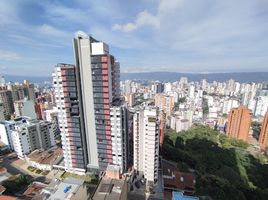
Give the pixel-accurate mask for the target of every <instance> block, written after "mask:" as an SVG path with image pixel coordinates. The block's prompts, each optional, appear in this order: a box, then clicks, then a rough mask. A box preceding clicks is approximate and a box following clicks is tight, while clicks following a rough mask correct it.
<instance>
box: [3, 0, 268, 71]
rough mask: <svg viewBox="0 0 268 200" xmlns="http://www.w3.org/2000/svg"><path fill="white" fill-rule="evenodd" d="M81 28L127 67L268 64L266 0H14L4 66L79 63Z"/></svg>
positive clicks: (7, 7) (7, 12) (6, 9)
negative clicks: (76, 44)
mask: <svg viewBox="0 0 268 200" xmlns="http://www.w3.org/2000/svg"><path fill="white" fill-rule="evenodd" d="M78 30H82V31H84V32H87V33H90V34H92V35H93V36H94V37H95V38H96V39H99V40H103V41H105V42H106V43H108V44H109V45H110V51H111V53H112V54H113V55H115V56H116V58H117V60H118V61H119V62H120V63H121V71H122V72H145V71H146V72H148V71H174V72H234V71H235V72H240V71H247V72H248V71H268V1H267V0H224V1H222V0H198V1H197V0H140V1H139V0H137V1H133V0H117V1H116V0H76V1H74V0H64V1H63V0H43V1H37V0H8V1H1V2H0V70H1V72H2V73H5V74H12V75H35V76H50V75H51V73H52V70H53V68H54V66H55V65H56V64H57V63H59V62H64V63H74V59H73V49H72V38H73V35H74V32H76V31H78Z"/></svg>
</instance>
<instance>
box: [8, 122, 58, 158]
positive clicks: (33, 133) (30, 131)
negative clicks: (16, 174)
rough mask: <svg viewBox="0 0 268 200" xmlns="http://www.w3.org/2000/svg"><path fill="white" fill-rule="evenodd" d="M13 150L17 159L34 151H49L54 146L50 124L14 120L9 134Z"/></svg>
mask: <svg viewBox="0 0 268 200" xmlns="http://www.w3.org/2000/svg"><path fill="white" fill-rule="evenodd" d="M11 137H12V141H13V146H14V150H15V152H16V153H17V155H18V157H19V158H24V156H25V155H26V154H28V153H30V152H32V151H33V150H35V149H43V150H46V149H49V148H50V147H52V146H54V145H55V138H54V133H53V129H52V127H51V123H50V122H46V121H41V120H32V119H29V118H26V117H20V118H16V119H15V120H14V127H13V130H12V132H11Z"/></svg>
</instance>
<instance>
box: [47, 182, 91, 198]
mask: <svg viewBox="0 0 268 200" xmlns="http://www.w3.org/2000/svg"><path fill="white" fill-rule="evenodd" d="M83 184H84V181H83V180H81V179H76V178H72V177H67V178H65V179H64V180H63V181H59V180H54V181H52V182H51V183H50V184H49V185H48V186H47V187H46V188H44V189H43V190H42V193H43V194H45V195H46V199H49V200H60V199H70V200H71V199H73V197H75V196H76V195H78V196H79V197H81V199H87V196H86V194H87V193H86V187H82V186H83ZM78 190H79V192H78ZM82 190H83V191H82ZM84 194H85V195H84ZM83 195H84V196H83Z"/></svg>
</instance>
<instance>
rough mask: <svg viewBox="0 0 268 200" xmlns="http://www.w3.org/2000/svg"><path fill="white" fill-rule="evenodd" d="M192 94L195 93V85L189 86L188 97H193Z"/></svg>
mask: <svg viewBox="0 0 268 200" xmlns="http://www.w3.org/2000/svg"><path fill="white" fill-rule="evenodd" d="M194 94H195V87H194V85H190V88H189V97H190V98H191V99H193V98H194V96H195V95H194Z"/></svg>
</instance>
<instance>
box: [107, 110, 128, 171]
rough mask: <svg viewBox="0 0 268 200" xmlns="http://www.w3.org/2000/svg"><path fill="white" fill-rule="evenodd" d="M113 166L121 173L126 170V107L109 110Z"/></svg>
mask: <svg viewBox="0 0 268 200" xmlns="http://www.w3.org/2000/svg"><path fill="white" fill-rule="evenodd" d="M110 116H111V118H110V119H111V136H112V154H113V164H114V165H118V166H119V167H120V171H121V172H125V171H127V169H128V164H129V163H128V160H129V158H128V157H129V146H128V140H129V137H128V116H129V112H128V109H127V107H126V105H120V106H113V107H111V108H110Z"/></svg>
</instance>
